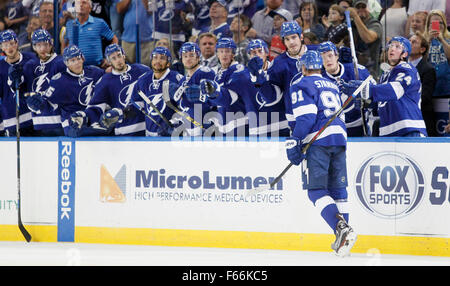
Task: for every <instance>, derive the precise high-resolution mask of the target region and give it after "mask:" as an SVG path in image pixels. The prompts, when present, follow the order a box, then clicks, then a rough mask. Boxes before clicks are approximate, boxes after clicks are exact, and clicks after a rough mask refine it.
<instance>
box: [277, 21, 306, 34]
mask: <svg viewBox="0 0 450 286" xmlns="http://www.w3.org/2000/svg"><path fill="white" fill-rule="evenodd" d="M292 34H298V36H299V37H300V36H301V34H302V27H300V25H299V24H298V23H297V21H290V22H284V23H283V24H282V25H281V32H280V36H281V38H284V37H286V36H289V35H292Z"/></svg>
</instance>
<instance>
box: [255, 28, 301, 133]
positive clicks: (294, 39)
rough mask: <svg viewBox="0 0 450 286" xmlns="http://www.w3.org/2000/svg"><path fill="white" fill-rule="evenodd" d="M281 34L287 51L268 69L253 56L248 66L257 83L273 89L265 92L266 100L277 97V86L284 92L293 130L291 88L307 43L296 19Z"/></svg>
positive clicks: (264, 87) (270, 100)
mask: <svg viewBox="0 0 450 286" xmlns="http://www.w3.org/2000/svg"><path fill="white" fill-rule="evenodd" d="M280 36H281V38H282V40H283V43H284V45H285V46H286V52H284V53H282V54H281V55H279V56H278V57H276V58H275V59H274V60H273V64H272V66H271V67H270V68H269V69H268V70H267V72H266V71H264V70H262V61H261V60H260V59H258V58H253V59H252V60H250V61H249V63H248V68H249V70H250V72H251V74H252V75H254V76H255V77H256V84H258V85H260V86H261V87H262V88H263V89H264V90H266V89H267V88H271V89H273V91H272V92H267V91H265V92H263V93H262V95H263V96H264V97H265V100H266V101H268V102H272V101H274V100H275V99H276V94H277V92H276V91H275V86H276V87H278V88H279V89H280V90H281V92H282V93H283V100H284V104H285V112H286V118H287V120H288V122H289V127H290V129H291V131H292V130H293V129H294V127H295V120H294V116H293V113H292V103H291V101H290V95H289V88H290V86H291V80H292V78H293V77H294V76H295V75H296V74H298V73H299V72H301V70H300V67H299V66H298V60H299V59H300V57H301V56H302V55H303V54H304V53H305V52H306V50H307V48H306V45H304V44H303V35H302V28H301V27H300V26H299V25H298V23H297V22H296V21H291V22H284V23H283V25H282V26H281V32H280Z"/></svg>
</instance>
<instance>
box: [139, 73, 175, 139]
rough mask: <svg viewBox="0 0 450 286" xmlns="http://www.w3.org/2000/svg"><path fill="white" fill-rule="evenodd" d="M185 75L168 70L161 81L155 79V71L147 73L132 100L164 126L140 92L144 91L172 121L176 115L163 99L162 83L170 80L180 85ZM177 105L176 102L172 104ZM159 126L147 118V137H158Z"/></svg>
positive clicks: (141, 79) (140, 79) (140, 80)
mask: <svg viewBox="0 0 450 286" xmlns="http://www.w3.org/2000/svg"><path fill="white" fill-rule="evenodd" d="M182 78H183V75H181V74H179V73H178V72H176V71H172V70H170V69H167V71H166V72H165V73H164V75H163V76H162V77H161V78H160V79H155V78H154V75H153V71H149V72H147V73H145V74H144V75H143V76H141V77H140V78H139V80H138V81H137V83H136V85H135V87H134V92H133V96H132V100H133V101H134V102H135V103H136V104H137V105H139V106H140V107H142V108H144V109H145V110H146V111H147V114H148V115H149V116H151V117H152V118H153V119H154V120H155V121H156V122H158V124H160V125H162V124H164V123H163V119H162V118H161V117H160V116H159V115H158V113H157V112H156V111H154V110H153V109H152V108H151V106H149V105H148V104H147V103H145V101H144V100H143V99H142V98H141V96H140V95H139V94H138V91H142V92H143V93H144V94H145V96H146V97H147V98H149V99H150V100H151V102H152V103H153V104H154V105H155V106H156V108H157V109H158V110H159V111H160V112H161V113H162V114H163V115H164V116H165V117H166V118H167V119H168V120H170V119H171V118H172V116H173V114H174V111H173V110H172V109H171V108H169V107H168V106H167V105H166V103H165V102H164V99H163V97H162V83H163V82H164V81H166V80H169V81H170V82H171V83H174V84H177V85H178V84H179V82H180V81H181V79H182ZM172 103H173V104H174V105H176V103H175V102H172ZM158 130H159V126H158V125H157V124H155V123H154V122H153V121H152V120H151V119H149V118H147V117H145V135H146V136H158Z"/></svg>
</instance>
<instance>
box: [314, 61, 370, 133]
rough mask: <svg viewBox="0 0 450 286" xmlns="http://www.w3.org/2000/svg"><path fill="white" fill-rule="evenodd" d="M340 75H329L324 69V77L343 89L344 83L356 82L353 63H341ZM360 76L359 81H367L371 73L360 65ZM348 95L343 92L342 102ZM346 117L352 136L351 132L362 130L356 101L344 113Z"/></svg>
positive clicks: (346, 123)
mask: <svg viewBox="0 0 450 286" xmlns="http://www.w3.org/2000/svg"><path fill="white" fill-rule="evenodd" d="M339 66H340V68H339V73H338V74H336V75H332V74H329V73H328V72H327V71H326V70H325V69H322V75H323V76H324V77H325V78H327V79H329V80H331V81H333V82H334V83H336V85H337V86H338V87H340V88H341V87H342V84H343V83H348V82H349V81H350V80H355V79H356V78H355V69H354V67H353V64H352V63H345V64H342V63H339ZM358 75H359V80H365V79H366V78H368V77H369V75H370V73H369V71H368V70H367V69H366V68H365V67H364V66H361V65H358ZM348 96H349V95H348V94H345V93H342V92H341V101H342V102H345V101H346V100H347V98H348ZM343 113H344V115H345V126H346V127H347V131H348V132H349V134H351V132H350V130H353V129H362V128H363V122H362V118H361V109H360V108H359V107H355V104H354V101H352V102H350V104H349V105H348V106H347V107H346V108H345V109H344V111H343Z"/></svg>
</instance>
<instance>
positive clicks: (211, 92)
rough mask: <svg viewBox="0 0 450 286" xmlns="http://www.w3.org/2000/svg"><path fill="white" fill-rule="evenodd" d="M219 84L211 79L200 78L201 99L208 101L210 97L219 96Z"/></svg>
mask: <svg viewBox="0 0 450 286" xmlns="http://www.w3.org/2000/svg"><path fill="white" fill-rule="evenodd" d="M218 91H219V85H218V84H217V82H215V81H213V80H210V79H202V80H200V101H201V102H206V101H207V100H208V99H215V98H217V96H219V92H218Z"/></svg>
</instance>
